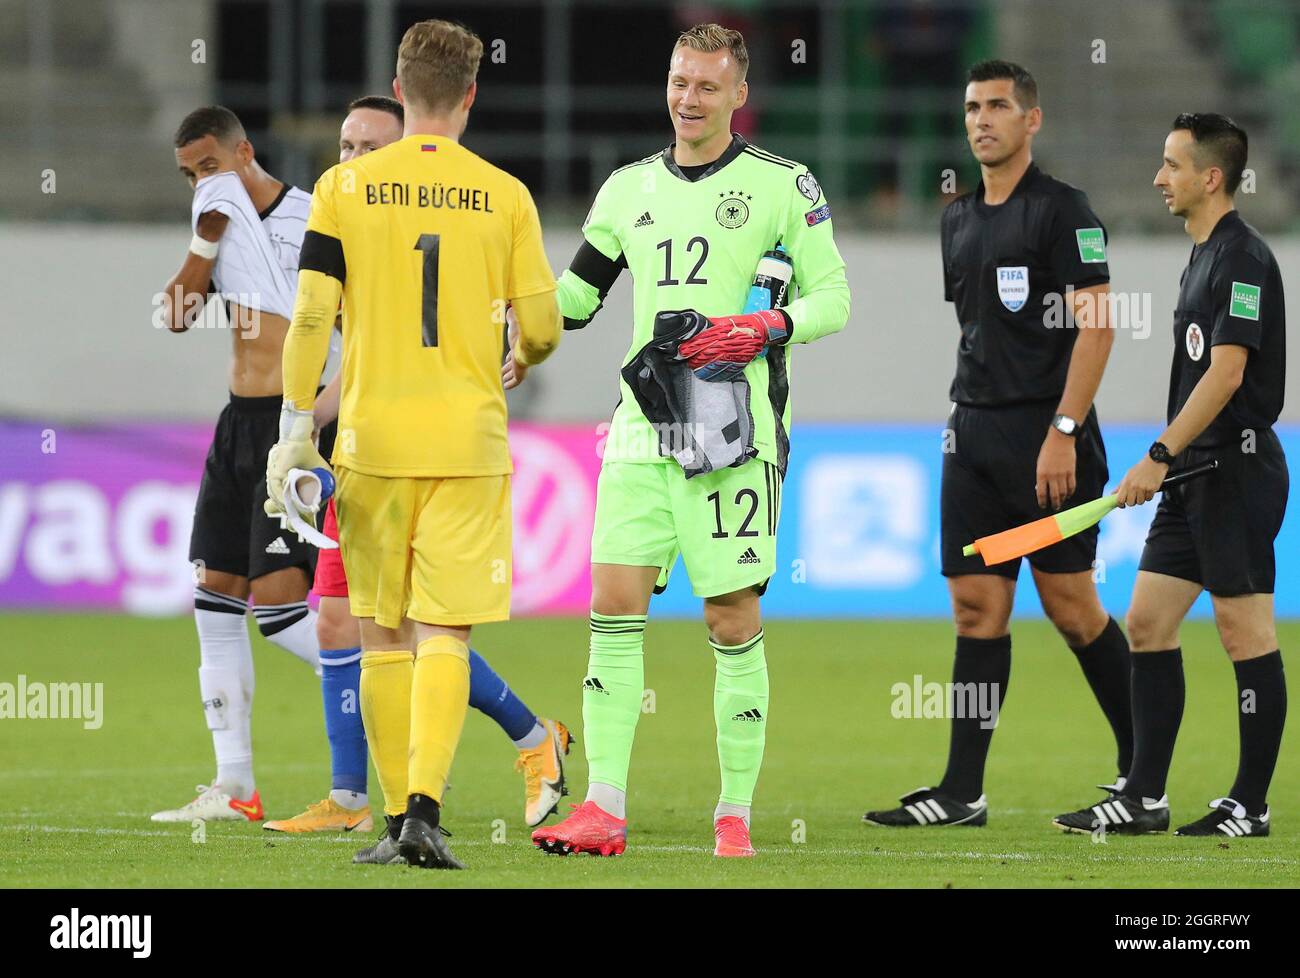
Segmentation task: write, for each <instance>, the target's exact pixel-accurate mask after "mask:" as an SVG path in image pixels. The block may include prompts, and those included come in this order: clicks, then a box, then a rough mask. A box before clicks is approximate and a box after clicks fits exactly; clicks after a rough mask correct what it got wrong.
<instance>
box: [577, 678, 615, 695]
mask: <svg viewBox="0 0 1300 978" xmlns="http://www.w3.org/2000/svg"><path fill="white" fill-rule="evenodd" d="M582 689H583V692H591V693H604V694H605V695H606V696H608V695H609V690H607V689H606V688H605V687H604V686H602V685H601V684H600V680H599V679H597V678H596V677H595V676H588V677H587V678H586V679H584V680H583V681H582Z"/></svg>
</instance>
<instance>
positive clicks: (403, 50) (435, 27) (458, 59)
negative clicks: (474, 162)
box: [397, 20, 483, 113]
mask: <svg viewBox="0 0 1300 978" xmlns="http://www.w3.org/2000/svg"><path fill="white" fill-rule="evenodd" d="M482 58H483V42H482V41H480V40H479V38H478V35H477V34H475V33H474V32H473V31H471V30H469V29H468V28H465V27H462V26H461V25H460V24H453V23H452V22H451V21H448V20H422V21H420V22H419V23H418V24H412V25H411V26H410V27H409V28H408V29H407V31H406V33H405V34H404V35H402V43H401V46H400V47H398V49H397V80H398V82H399V83H400V84H401V86H402V97H403V98H404V99H405V100H406V101H407V102H413V103H414V104H415V105H416V107H417V108H420V109H423V110H424V111H426V112H434V113H437V112H447V111H450V110H451V109H454V108H455V107H456V104H457V103H458V102H460V100H461V99H463V98H464V97H465V93H466V92H468V91H469V87H470V86H471V85H473V84H474V79H475V77H476V76H477V75H478V63H479V61H480V60H482Z"/></svg>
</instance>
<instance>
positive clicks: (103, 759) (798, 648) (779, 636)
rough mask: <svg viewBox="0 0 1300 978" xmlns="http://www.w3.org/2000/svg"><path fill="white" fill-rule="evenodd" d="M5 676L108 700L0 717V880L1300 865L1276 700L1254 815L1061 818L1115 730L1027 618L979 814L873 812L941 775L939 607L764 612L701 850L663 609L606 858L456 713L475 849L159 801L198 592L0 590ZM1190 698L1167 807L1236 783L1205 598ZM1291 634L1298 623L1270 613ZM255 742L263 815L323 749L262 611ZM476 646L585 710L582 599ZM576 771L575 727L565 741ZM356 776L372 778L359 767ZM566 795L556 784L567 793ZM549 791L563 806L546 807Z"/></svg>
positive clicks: (572, 882) (702, 783)
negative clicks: (761, 641)
mask: <svg viewBox="0 0 1300 978" xmlns="http://www.w3.org/2000/svg"><path fill="white" fill-rule="evenodd" d="M0 635H2V636H3V642H0V681H2V682H11V683H12V682H16V680H17V677H18V674H20V673H22V674H25V675H26V676H27V677H28V680H29V681H46V682H70V681H85V682H102V683H103V684H104V723H103V726H102V728H101V729H99V730H86V729H84V728H83V725H82V723H81V722H80V721H77V720H19V719H6V720H0V886H5V887H37V886H69V887H135V886H165V887H213V886H215V887H238V886H260V887H292V886H362V887H411V886H422V887H429V886H437V887H460V886H515V887H541V886H548V887H555V886H559V887H582V886H615V887H624V886H643V887H644V886H650V887H654V886H690V887H717V886H767V885H779V886H807V887H861V886H894V887H912V886H921V887H945V886H952V887H997V886H1030V887H1040V886H1041V887H1123V886H1142V887H1145V886H1216V887H1221V886H1233V887H1235V886H1280V885H1294V882H1295V880H1296V879H1297V878H1300V777H1298V776H1297V773H1296V758H1297V756H1298V750H1297V749H1298V748H1300V733H1298V732H1297V724H1296V723H1292V724H1291V725H1290V728H1289V730H1288V732H1287V738H1286V743H1285V744H1284V745H1283V749H1282V758H1281V761H1280V763H1279V770H1278V775H1277V777H1276V779H1275V781H1274V785H1273V790H1272V794H1271V796H1270V799H1269V800H1270V802H1271V803H1272V806H1273V811H1274V814H1275V824H1274V834H1273V836H1272V837H1270V838H1268V839H1263V840H1231V841H1224V842H1219V841H1217V840H1212V839H1175V838H1173V837H1172V836H1168V837H1163V836H1162V837H1143V838H1124V837H1116V836H1111V837H1109V839H1108V840H1107V841H1106V842H1105V844H1098V843H1096V842H1094V841H1093V840H1092V839H1091V838H1089V837H1087V836H1066V835H1062V834H1060V833H1058V832H1056V831H1055V830H1054V829H1052V827H1051V826H1050V824H1049V822H1050V819H1051V817H1052V816H1053V815H1055V814H1057V813H1059V812H1061V811H1065V810H1067V809H1070V808H1075V807H1079V806H1081V805H1083V804H1087V803H1091V802H1094V801H1096V800H1097V799H1098V798H1099V797H1100V794H1099V792H1098V791H1097V789H1096V788H1094V787H1093V785H1094V784H1095V783H1097V782H1100V781H1105V780H1109V779H1110V778H1111V777H1112V776H1113V775H1114V773H1115V772H1114V769H1113V748H1112V742H1111V737H1110V732H1109V729H1108V728H1107V727H1106V725H1105V721H1104V720H1103V718H1102V717H1101V714H1100V711H1099V710H1098V709H1097V707H1096V705H1095V704H1094V703H1093V701H1092V699H1091V695H1090V694H1089V692H1088V689H1087V686H1086V684H1085V682H1084V679H1083V676H1082V674H1081V673H1080V671H1079V669H1078V666H1077V665H1076V663H1075V661H1074V657H1073V655H1071V653H1070V652H1069V651H1068V650H1067V649H1066V648H1065V646H1064V645H1063V643H1062V642H1061V641H1060V640H1059V639H1058V638H1057V637H1056V636H1055V634H1054V633H1053V632H1052V630H1051V628H1050V626H1048V625H1047V624H1046V623H1042V622H1023V623H1017V624H1015V625H1014V626H1013V636H1014V652H1013V656H1014V658H1013V661H1014V668H1013V670H1012V680H1011V686H1010V690H1009V693H1008V697H1007V702H1006V704H1005V706H1004V709H1003V713H1002V718H1001V722H1000V725H999V728H998V731H997V734H996V736H995V737H994V741H993V752H992V756H991V758H990V760H989V766H988V780H987V792H988V796H989V799H990V806H991V807H990V824H989V825H988V827H986V828H982V829H939V830H935V829H929V830H926V829H912V830H905V831H890V830H884V829H878V828H869V827H867V826H865V825H863V824H862V822H861V821H860V819H861V815H862V812H863V810H864V809H866V808H868V807H879V806H885V805H890V804H892V803H893V802H894V799H896V798H897V796H898V795H900V794H902V793H903V792H905V791H909V790H911V789H912V788H915V787H917V786H918V785H922V784H928V783H933V782H934V781H935V780H936V779H937V778H938V777H939V775H940V773H941V771H942V768H943V763H944V759H945V756H946V748H947V722H946V721H944V720H938V719H928V720H927V719H896V718H895V717H893V716H892V715H891V709H890V707H891V703H892V701H893V696H892V693H891V687H892V686H893V684H894V683H897V682H906V683H910V682H911V681H912V677H913V675H915V674H918V673H919V674H920V675H922V676H923V677H924V679H925V680H926V681H937V682H944V681H946V680H947V679H948V678H949V670H950V666H951V656H952V633H951V630H950V627H949V625H948V624H947V623H944V622H938V621H935V622H883V621H845V622H825V621H822V622H795V621H777V622H772V623H770V624H769V626H768V629H767V635H768V641H767V648H768V660H769V665H770V670H771V678H772V700H771V719H770V723H769V729H768V743H767V760H766V764H765V767H764V770H763V776H762V779H761V780H760V782H759V790H758V796H757V799H756V801H757V804H756V807H755V814H754V826H753V828H754V833H753V834H754V842H755V845H756V846H757V847H758V849H759V855H758V857H757V858H756V859H753V860H728V861H725V862H724V861H719V860H715V859H714V858H713V857H712V832H711V822H710V816H711V813H712V809H713V804H714V802H715V800H716V793H717V779H718V774H717V756H716V753H715V750H714V742H713V719H712V710H711V699H712V690H713V660H712V656H711V654H710V652H709V648H708V646H707V645H706V644H705V641H704V638H705V636H704V633H703V628H702V626H701V625H700V624H698V623H694V622H655V621H653V620H652V622H651V625H650V628H649V631H648V633H647V640H646V686H647V687H648V689H649V690H651V691H653V707H654V712H647V713H645V714H644V715H643V716H642V717H641V721H640V726H639V728H638V737H637V743H636V751H635V753H634V755H633V764H632V790H631V794H630V797H629V801H628V810H629V815H630V833H629V848H628V852H627V854H626V855H624V856H622V857H620V858H617V859H598V858H594V857H590V856H579V857H568V858H559V857H553V856H544V855H543V854H541V853H540V852H538V851H536V850H534V849H533V848H532V847H531V845H530V844H529V841H528V832H527V830H526V829H525V827H524V825H523V820H522V814H523V789H522V780H521V778H520V776H519V775H518V774H516V773H515V772H514V771H513V770H512V764H513V761H514V758H515V752H514V749H513V747H512V746H511V745H510V743H509V742H508V741H507V740H506V739H505V737H504V736H503V735H502V733H501V732H500V731H499V730H498V729H497V728H496V726H495V725H494V724H493V723H492V722H491V721H489V720H488V719H486V718H485V717H483V716H481V715H478V714H476V713H473V712H472V711H471V714H470V716H469V718H468V720H467V722H466V726H465V733H464V737H463V739H462V741H461V746H460V750H459V753H458V756H457V759H456V766H455V769H454V771H453V773H452V782H453V790H452V791H451V793H450V795H449V796H448V799H447V802H448V805H447V811H446V816H445V822H444V824H446V825H447V826H448V827H449V828H450V829H451V830H452V832H453V833H454V838H453V839H452V846H453V850H454V851H455V852H456V853H457V854H458V855H459V856H460V857H461V858H462V859H463V860H464V861H465V862H466V863H467V864H468V866H469V872H465V873H439V872H429V871H424V870H417V869H411V868H406V867H401V868H399V867H357V866H352V865H351V864H350V862H349V860H350V858H351V855H352V853H353V851H354V850H356V849H357V848H359V847H360V846H362V845H363V844H368V843H369V841H370V839H369V838H358V837H355V836H353V837H348V836H328V837H326V836H312V837H301V836H300V837H287V836H282V835H273V834H272V833H269V832H265V831H263V830H262V828H261V827H260V826H257V825H240V824H235V823H213V824H210V825H208V826H207V827H206V832H205V838H204V840H203V841H196V840H195V839H194V836H195V832H194V830H193V829H192V828H191V827H190V826H188V825H155V824H153V823H151V822H150V821H149V813H150V812H151V811H154V810H155V809H158V808H163V807H172V806H174V805H179V804H181V803H183V802H185V801H187V800H188V799H189V797H190V796H191V788H192V787H193V786H194V785H195V784H196V783H199V782H206V781H207V779H208V778H209V777H210V776H211V774H212V770H213V762H212V753H211V743H210V740H209V737H208V732H207V730H206V728H205V726H204V723H203V717H202V715H201V712H200V710H199V704H198V682H197V676H196V674H195V670H196V668H197V666H198V647H197V641H196V639H195V636H194V632H193V626H192V624H191V622H190V621H189V620H188V619H173V620H137V619H131V618H124V617H113V616H92V615H85V616H73V615H57V616H53V615H51V616H45V615H7V616H3V617H0ZM1183 641H1184V650H1185V658H1186V663H1187V687H1188V696H1187V711H1186V714H1185V719H1184V723H1183V730H1182V735H1181V738H1180V741H1179V744H1178V751H1177V754H1176V755H1175V758H1174V769H1173V775H1172V780H1171V783H1170V786H1169V793H1170V798H1171V799H1172V802H1173V808H1174V821H1175V824H1180V823H1181V822H1184V821H1188V820H1190V819H1192V818H1195V817H1199V815H1200V814H1201V813H1202V812H1203V811H1204V810H1205V809H1204V806H1205V803H1206V802H1207V801H1208V800H1209V799H1211V798H1213V797H1216V796H1218V795H1221V794H1224V793H1226V791H1227V790H1228V788H1229V786H1230V785H1231V782H1232V778H1233V774H1234V771H1235V767H1236V760H1237V730H1236V715H1235V710H1234V707H1235V685H1234V683H1233V674H1232V670H1231V667H1230V665H1229V663H1228V661H1227V658H1226V656H1225V655H1224V654H1223V652H1222V651H1221V649H1220V648H1219V645H1218V641H1217V637H1216V635H1215V633H1214V628H1213V625H1211V624H1209V623H1194V624H1190V625H1188V626H1186V627H1185V629H1184V633H1183ZM1281 641H1282V647H1283V649H1286V648H1294V647H1295V646H1296V645H1297V644H1300V625H1297V624H1285V625H1284V626H1283V627H1282V635H1281ZM253 642H254V649H255V652H254V656H255V659H256V664H257V692H256V698H255V709H254V721H253V722H254V744H255V750H256V767H257V776H258V786H259V788H260V790H261V793H262V798H263V801H264V803H265V805H266V808H267V811H268V814H269V815H270V816H271V817H285V816H288V815H292V814H294V813H295V812H297V811H299V810H300V809H301V808H302V807H303V806H304V805H305V804H306V803H308V802H311V801H315V800H317V799H318V798H320V797H322V796H323V794H324V793H325V790H326V789H327V787H328V780H327V778H328V753H327V748H326V744H325V737H324V732H323V728H322V724H321V705H320V691H319V687H318V685H317V681H316V679H315V677H314V676H312V675H311V673H310V672H308V671H307V670H306V669H305V668H304V667H303V666H302V664H301V663H299V662H297V661H296V660H294V659H292V657H290V656H289V655H287V654H286V653H284V652H282V651H281V650H279V649H277V648H275V647H273V646H271V645H269V644H268V643H266V642H265V641H263V640H262V639H261V637H260V636H258V635H256V633H254V639H253ZM474 645H475V647H476V648H477V649H478V650H479V651H480V652H482V653H483V654H484V655H485V656H486V657H487V659H488V661H489V662H491V663H492V664H493V666H494V667H495V668H496V669H497V670H498V671H499V672H500V673H501V674H502V675H503V676H505V677H506V679H507V680H508V681H509V682H510V683H511V684H512V686H513V687H514V688H515V689H516V690H517V691H518V692H519V693H520V694H521V695H522V696H523V697H524V699H525V700H526V701H527V702H528V703H529V704H530V705H531V706H532V707H533V708H534V709H535V710H537V711H539V712H540V713H542V714H544V715H548V716H553V717H558V718H559V719H561V720H564V721H565V722H567V723H569V724H571V725H572V726H573V727H574V729H575V731H576V733H577V735H578V737H579V738H580V739H581V737H582V729H581V694H580V691H579V685H580V680H581V678H582V675H583V671H584V669H585V664H586V649H587V633H586V627H585V622H584V621H582V620H577V619H570V620H532V621H518V622H513V623H509V624H505V625H499V626H493V627H485V628H480V629H478V630H477V631H476V634H475V641H474ZM568 772H569V780H570V785H571V788H572V791H573V794H574V796H576V797H577V798H579V799H580V798H581V796H582V794H583V792H584V790H585V787H586V765H585V761H584V759H583V755H582V745H581V743H579V744H578V745H577V747H575V749H574V752H573V754H572V755H571V756H570V759H569V768H568ZM371 786H372V789H373V790H375V791H376V793H377V787H376V782H375V780H374V775H373V772H372V775H371ZM568 800H569V799H566V804H562V806H561V807H562V811H564V810H567V801H568ZM553 817H554V816H553Z"/></svg>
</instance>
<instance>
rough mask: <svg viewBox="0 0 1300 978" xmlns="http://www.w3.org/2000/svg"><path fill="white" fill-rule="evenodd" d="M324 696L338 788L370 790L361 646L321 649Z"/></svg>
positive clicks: (331, 771)
mask: <svg viewBox="0 0 1300 978" xmlns="http://www.w3.org/2000/svg"><path fill="white" fill-rule="evenodd" d="M320 664H321V677H320V688H321V696H322V698H323V699H324V701H325V735H326V736H327V737H328V738H329V742H330V773H331V776H332V778H333V788H334V789H335V790H337V791H355V792H358V793H360V794H364V793H365V790H366V731H365V728H364V727H363V726H362V723H361V694H360V692H359V689H360V686H361V650H360V649H321V651H320Z"/></svg>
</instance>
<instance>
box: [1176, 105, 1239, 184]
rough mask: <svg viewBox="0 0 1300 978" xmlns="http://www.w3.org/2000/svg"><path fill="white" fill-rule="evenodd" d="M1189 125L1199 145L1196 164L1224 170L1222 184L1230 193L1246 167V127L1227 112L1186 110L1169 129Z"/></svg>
mask: <svg viewBox="0 0 1300 978" xmlns="http://www.w3.org/2000/svg"><path fill="white" fill-rule="evenodd" d="M1179 129H1186V130H1187V131H1188V132H1190V133H1191V134H1192V139H1193V140H1194V141H1195V143H1196V149H1195V150H1193V152H1192V159H1193V160H1194V161H1195V162H1196V166H1197V168H1199V169H1201V170H1204V169H1205V168H1206V167H1207V166H1217V167H1218V168H1219V169H1220V170H1222V171H1223V185H1224V187H1225V188H1227V191H1228V196H1229V197H1231V196H1232V195H1233V194H1235V193H1236V192H1237V188H1238V187H1239V186H1241V174H1242V172H1243V171H1244V170H1245V169H1246V151H1247V149H1248V148H1249V140H1247V138H1246V130H1245V129H1242V128H1241V126H1239V125H1237V124H1236V123H1235V122H1233V121H1232V120H1231V119H1229V118H1228V117H1227V116H1226V115H1219V113H1217V112H1184V113H1183V114H1182V115H1180V116H1179V117H1178V118H1177V119H1175V120H1174V124H1173V125H1172V126H1171V127H1170V132H1177V131H1178V130H1179Z"/></svg>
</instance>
